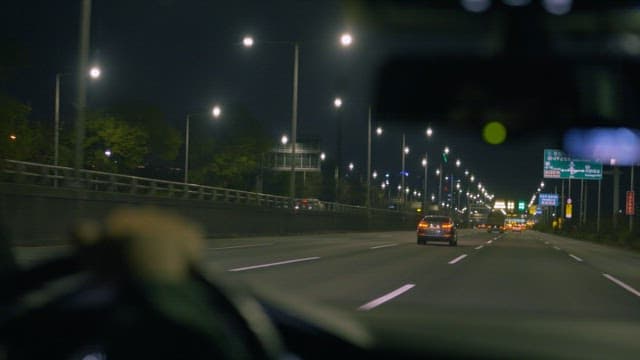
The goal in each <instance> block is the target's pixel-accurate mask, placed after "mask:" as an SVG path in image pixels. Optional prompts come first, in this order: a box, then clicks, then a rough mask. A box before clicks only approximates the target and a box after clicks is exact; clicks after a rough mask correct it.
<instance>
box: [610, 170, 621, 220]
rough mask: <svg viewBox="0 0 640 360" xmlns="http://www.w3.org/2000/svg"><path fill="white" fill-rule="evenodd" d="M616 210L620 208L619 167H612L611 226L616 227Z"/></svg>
mask: <svg viewBox="0 0 640 360" xmlns="http://www.w3.org/2000/svg"><path fill="white" fill-rule="evenodd" d="M618 210H620V169H618V167H617V166H614V167H613V220H612V221H613V228H614V229H616V228H617V227H618Z"/></svg>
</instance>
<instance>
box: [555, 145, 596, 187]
mask: <svg viewBox="0 0 640 360" xmlns="http://www.w3.org/2000/svg"><path fill="white" fill-rule="evenodd" d="M544 178H545V179H577V180H602V164H601V163H599V162H596V161H587V160H574V159H571V158H570V157H569V156H567V154H565V153H564V152H563V151H561V150H553V149H545V150H544Z"/></svg>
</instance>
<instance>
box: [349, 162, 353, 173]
mask: <svg viewBox="0 0 640 360" xmlns="http://www.w3.org/2000/svg"><path fill="white" fill-rule="evenodd" d="M353 167H354V165H353V163H352V162H350V163H349V171H353Z"/></svg>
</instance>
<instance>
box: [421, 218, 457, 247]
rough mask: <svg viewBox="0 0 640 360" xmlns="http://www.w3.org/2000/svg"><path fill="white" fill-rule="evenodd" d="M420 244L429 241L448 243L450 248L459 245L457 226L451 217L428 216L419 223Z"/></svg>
mask: <svg viewBox="0 0 640 360" xmlns="http://www.w3.org/2000/svg"><path fill="white" fill-rule="evenodd" d="M417 237H418V244H426V243H427V240H428V241H448V242H449V246H456V245H458V236H457V234H456V225H455V223H454V222H453V219H452V218H450V217H449V216H438V215H427V216H425V217H423V218H422V220H420V223H418V230H417Z"/></svg>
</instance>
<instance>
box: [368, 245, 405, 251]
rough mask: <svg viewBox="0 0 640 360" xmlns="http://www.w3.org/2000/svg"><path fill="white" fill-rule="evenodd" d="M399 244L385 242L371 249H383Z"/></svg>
mask: <svg viewBox="0 0 640 360" xmlns="http://www.w3.org/2000/svg"><path fill="white" fill-rule="evenodd" d="M397 245H398V244H385V245H378V246H374V247H370V248H369V249H371V250H374V249H382V248H386V247H391V246H397Z"/></svg>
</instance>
